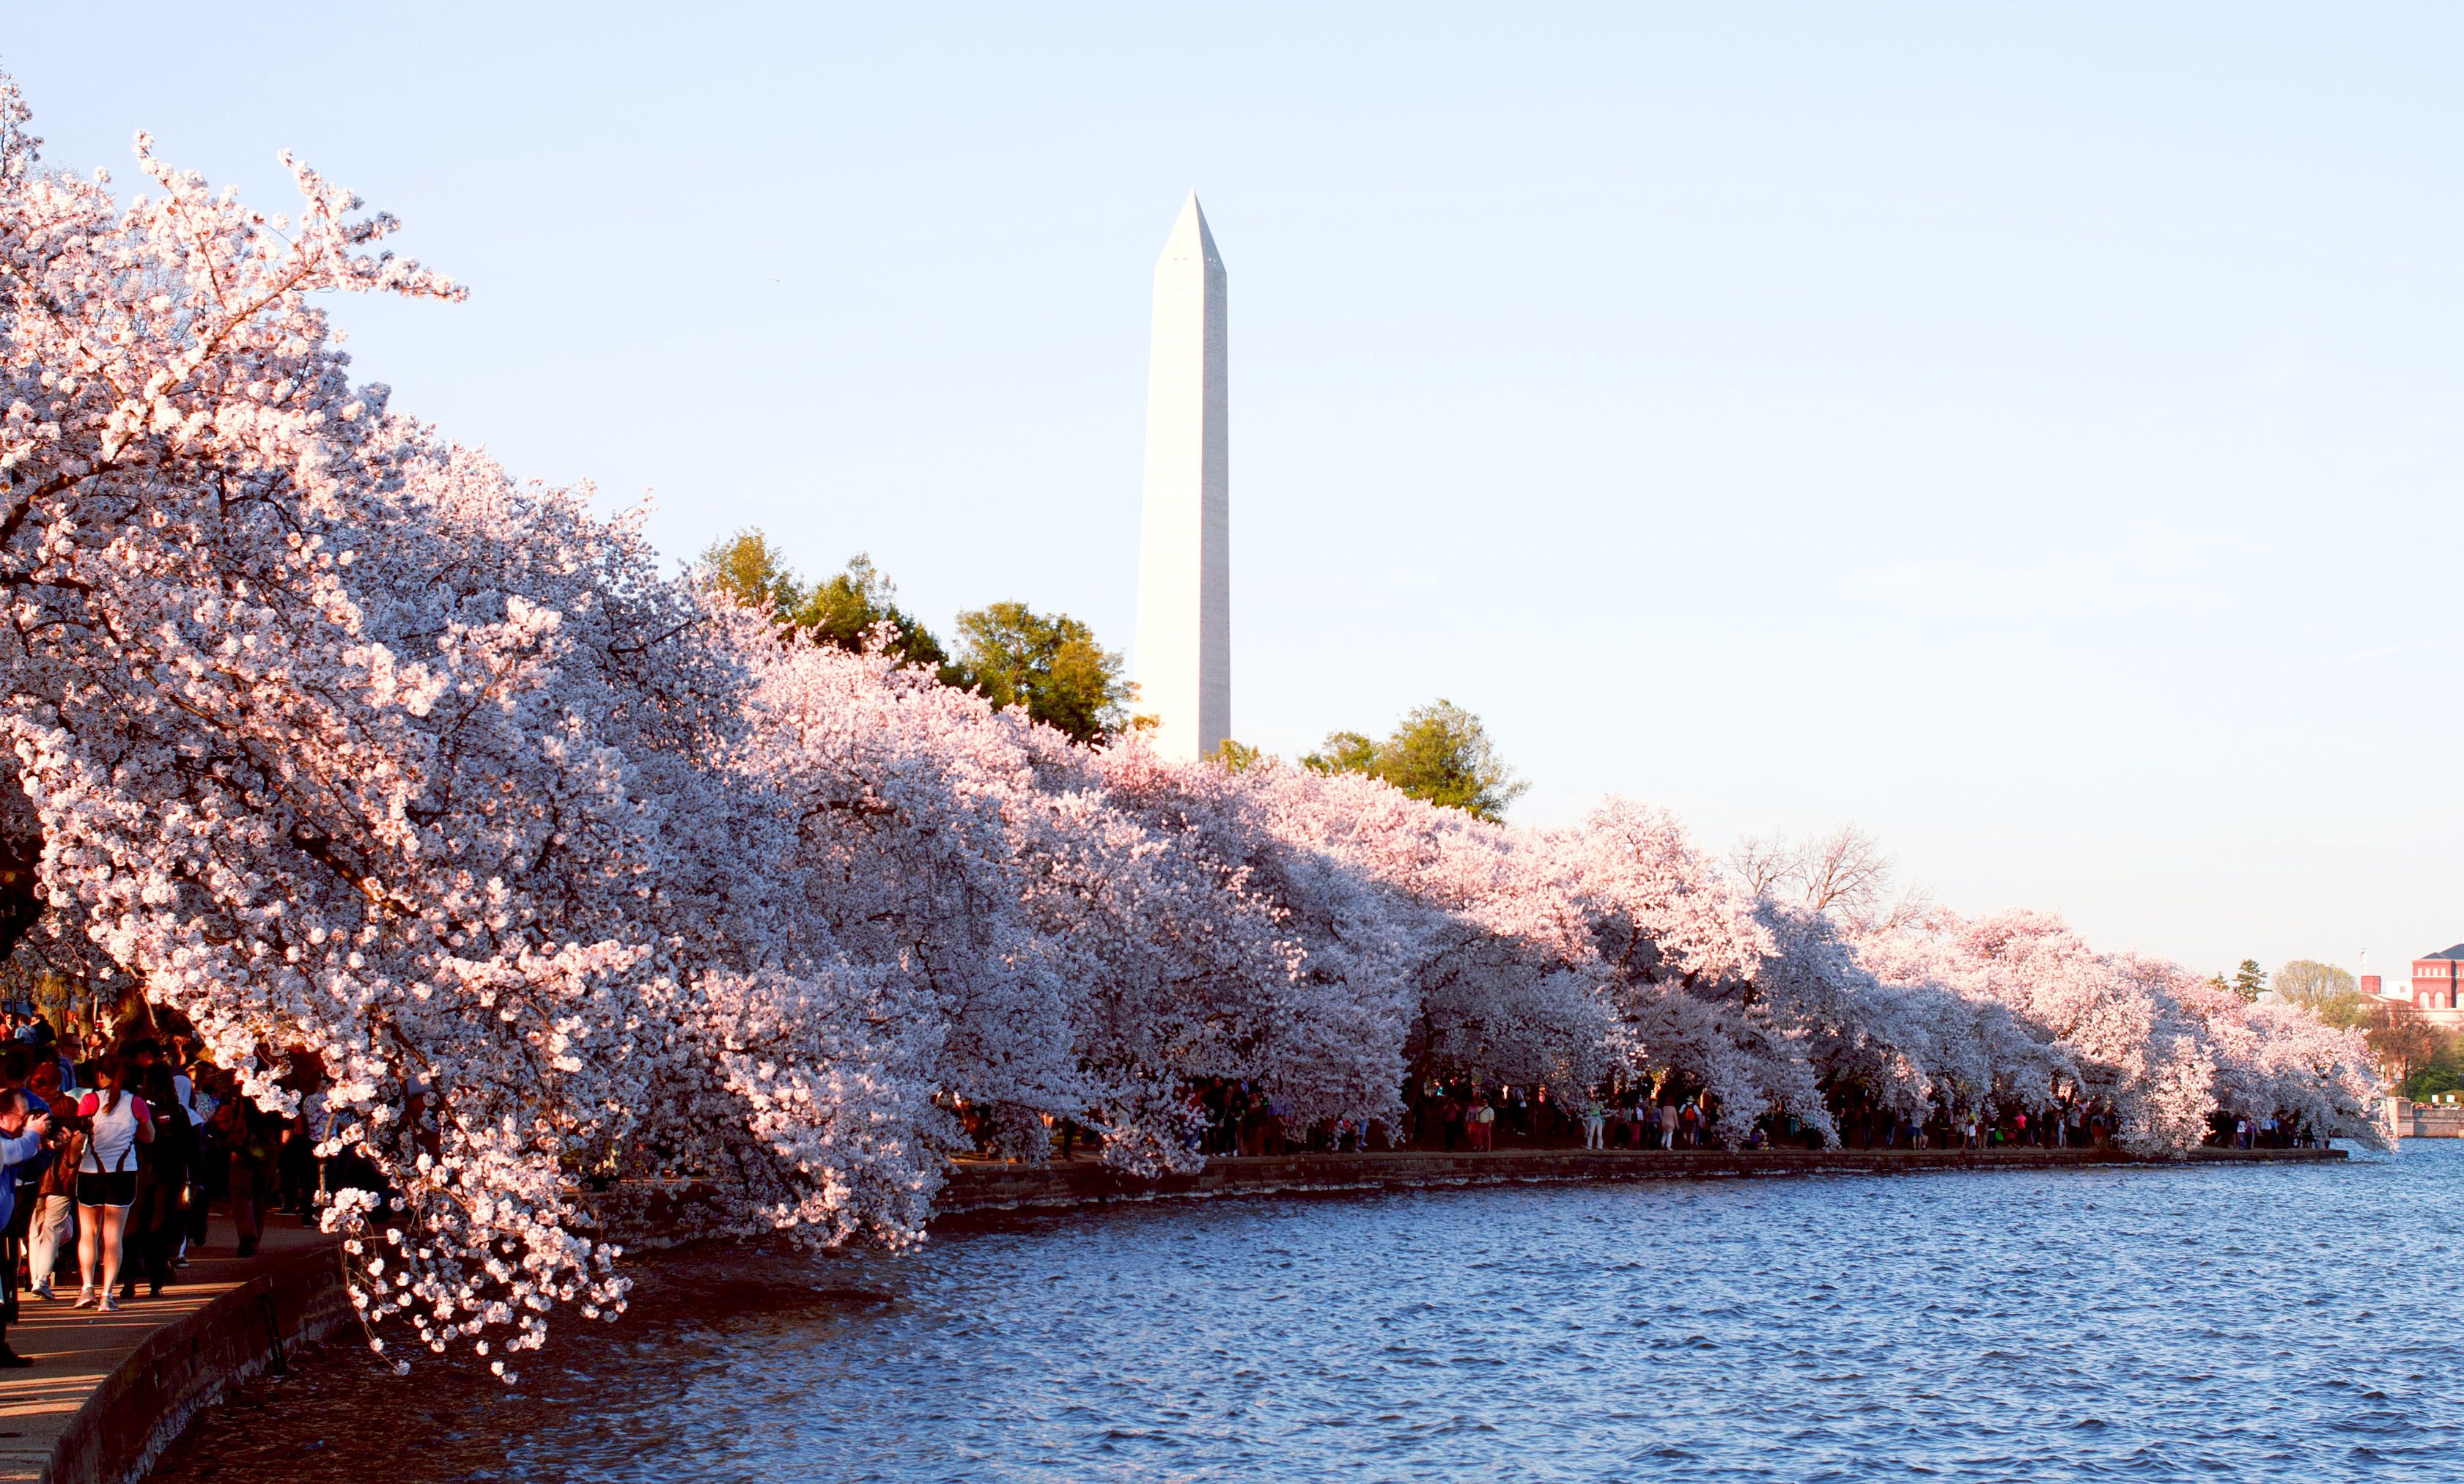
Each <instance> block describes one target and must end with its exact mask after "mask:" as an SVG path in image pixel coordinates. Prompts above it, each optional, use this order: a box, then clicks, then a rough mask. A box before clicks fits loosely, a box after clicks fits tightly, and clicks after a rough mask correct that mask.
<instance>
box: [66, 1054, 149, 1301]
mask: <svg viewBox="0 0 2464 1484" xmlns="http://www.w3.org/2000/svg"><path fill="white" fill-rule="evenodd" d="M135 1071H136V1069H135V1067H134V1066H132V1065H131V1064H130V1062H129V1059H128V1058H123V1057H106V1058H103V1060H102V1067H101V1077H100V1079H99V1080H100V1081H101V1083H102V1085H101V1086H99V1087H98V1088H96V1089H95V1090H94V1091H92V1092H90V1093H87V1094H86V1095H85V1096H84V1097H83V1098H81V1099H79V1100H78V1102H77V1116H78V1117H79V1118H80V1119H82V1120H84V1121H85V1128H84V1130H83V1137H82V1138H80V1139H79V1140H78V1141H77V1146H78V1154H77V1278H78V1281H79V1284H80V1286H79V1288H78V1291H77V1307H78V1308H80V1309H82V1308H85V1307H87V1306H88V1305H90V1304H93V1303H94V1302H95V1301H96V1296H97V1295H98V1294H99V1295H100V1299H101V1304H102V1312H103V1313H105V1314H111V1313H116V1312H118V1310H119V1308H120V1301H119V1299H117V1298H114V1297H112V1287H113V1285H114V1284H116V1283H118V1282H119V1281H120V1239H121V1233H122V1232H124V1231H125V1230H126V1228H127V1226H128V1207H129V1205H130V1203H131V1202H133V1201H135V1200H136V1199H137V1146H139V1145H141V1144H151V1143H153V1142H154V1119H153V1115H152V1112H151V1110H150V1109H148V1108H147V1107H146V1106H145V1100H144V1099H143V1098H141V1097H139V1096H137V1095H136V1094H135V1093H133V1092H130V1091H129V1090H128V1082H129V1079H130V1078H131V1077H132V1076H133V1075H134V1074H135ZM98 1268H99V1269H100V1272H101V1281H100V1282H99V1283H97V1282H96V1280H95V1278H96V1271H97V1269H98Z"/></svg>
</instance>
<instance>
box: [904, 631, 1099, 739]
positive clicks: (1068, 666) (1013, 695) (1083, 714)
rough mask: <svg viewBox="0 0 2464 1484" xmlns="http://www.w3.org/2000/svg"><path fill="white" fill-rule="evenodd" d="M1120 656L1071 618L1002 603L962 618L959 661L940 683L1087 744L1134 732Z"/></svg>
mask: <svg viewBox="0 0 2464 1484" xmlns="http://www.w3.org/2000/svg"><path fill="white" fill-rule="evenodd" d="M1123 668H1124V666H1123V664H1122V661H1121V657H1120V655H1118V654H1116V653H1114V652H1113V651H1111V650H1110V649H1106V648H1105V647H1104V646H1103V645H1101V644H1097V643H1096V642H1095V632H1094V630H1092V629H1090V628H1089V627H1088V626H1087V625H1086V624H1084V623H1082V622H1079V621H1078V620H1076V619H1073V618H1071V617H1069V616H1068V615H1067V614H1066V613H1056V614H1053V615H1051V616H1050V617H1046V616H1045V615H1043V614H1039V613H1037V612H1036V611H1035V610H1033V609H1032V608H1029V607H1028V606H1027V605H1026V604H1024V603H1023V602H997V603H992V604H989V605H987V606H985V607H981V608H974V609H970V610H969V611H967V612H965V613H962V614H959V615H958V657H957V660H956V661H954V662H953V663H951V664H949V665H946V666H942V670H941V678H942V679H944V680H946V681H948V682H949V683H950V684H952V685H956V686H964V687H969V688H971V689H973V690H976V691H978V692H979V693H981V694H982V696H983V697H984V699H985V700H987V701H990V702H991V703H992V704H993V705H995V706H1023V707H1025V708H1026V714H1028V715H1029V716H1032V717H1034V718H1035V719H1036V720H1037V721H1040V722H1043V723H1045V725H1046V726H1050V727H1056V728H1058V729H1060V730H1061V731H1066V732H1067V733H1068V734H1069V735H1070V736H1073V737H1075V738H1077V739H1078V740H1079V741H1081V742H1092V741H1096V740H1098V739H1099V738H1102V737H1105V736H1110V735H1113V734H1115V733H1118V732H1121V731H1126V730H1128V729H1129V728H1130V727H1131V726H1132V725H1133V721H1132V718H1131V716H1130V709H1129V708H1130V702H1131V701H1132V700H1133V698H1135V696H1136V695H1137V687H1135V686H1133V685H1132V684H1131V683H1130V682H1129V681H1127V680H1125V679H1124V678H1122V670H1123Z"/></svg>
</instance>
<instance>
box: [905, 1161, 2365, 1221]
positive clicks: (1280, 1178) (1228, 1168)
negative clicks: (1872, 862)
mask: <svg viewBox="0 0 2464 1484" xmlns="http://www.w3.org/2000/svg"><path fill="white" fill-rule="evenodd" d="M2343 1158H2344V1151H2343V1150H2342V1149H2200V1150H2198V1151H2196V1152H2194V1153H2192V1154H2190V1155H2188V1156H2186V1157H2184V1158H2182V1159H2168V1158H2153V1157H2147V1156H2141V1155H2133V1154H2125V1153H2123V1152H2121V1151H2119V1150H2113V1149H1980V1150H1965V1149H1824V1150H1803V1149H1754V1150H1738V1151H1735V1152H1731V1151H1728V1150H1724V1149H1680V1150H1674V1151H1668V1150H1658V1149H1642V1150H1621V1149H1612V1150H1604V1151H1585V1150H1581V1149H1499V1150H1496V1151H1494V1152H1492V1153H1485V1154H1467V1153H1466V1154H1442V1153H1423V1152H1419V1151H1416V1150H1413V1151H1398V1152H1395V1153H1388V1154H1291V1155H1282V1156H1267V1157H1265V1158H1254V1157H1253V1158H1240V1159H1221V1158H1219V1159H1210V1160H1208V1161H1207V1162H1206V1168H1204V1169H1202V1170H1200V1171H1199V1172H1198V1173H1197V1174H1194V1175H1171V1176H1166V1177H1165V1178H1163V1179H1160V1180H1138V1179H1133V1178H1132V1177H1130V1176H1127V1175H1123V1174H1121V1173H1119V1172H1118V1171H1115V1170H1111V1169H1107V1168H1104V1167H1103V1166H1102V1165H1100V1164H1097V1163H1095V1162H1093V1161H1077V1162H1072V1163H1068V1164H1055V1165H1011V1164H1002V1163H1000V1162H998V1161H993V1160H959V1161H957V1162H955V1163H954V1164H953V1165H952V1166H951V1169H950V1183H949V1184H948V1186H946V1187H945V1188H943V1189H942V1191H941V1197H940V1199H939V1201H938V1202H936V1206H937V1209H938V1212H939V1214H940V1215H942V1216H954V1215H966V1214H970V1213H976V1212H983V1211H1022V1210H1035V1209H1052V1208H1062V1207H1070V1206H1100V1205H1105V1204H1108V1203H1111V1202H1117V1201H1154V1200H1176V1199H1194V1198H1204V1197H1210V1196H1220V1195H1270V1194H1278V1193H1290V1192H1297V1191H1311V1190H1327V1191H1334V1190H1378V1189H1419V1188H1424V1187H1433V1186H1465V1185H1512V1184H1518V1183H1524V1184H1540V1183H1566V1182H1575V1181H1599V1180H1687V1179H1705V1178H1723V1177H1730V1176H1745V1175H1811V1174H1883V1173H1891V1174H1899V1173H1913V1172H1916V1171H1920V1170H1947V1169H1976V1170H1987V1169H2065V1168H2074V1167H2079V1168H2086V1167H2094V1166H2129V1165H2164V1164H2181V1163H2190V1164H2251V1165H2256V1164H2300V1163H2308V1162H2315V1161H2324V1160H2341V1159H2343Z"/></svg>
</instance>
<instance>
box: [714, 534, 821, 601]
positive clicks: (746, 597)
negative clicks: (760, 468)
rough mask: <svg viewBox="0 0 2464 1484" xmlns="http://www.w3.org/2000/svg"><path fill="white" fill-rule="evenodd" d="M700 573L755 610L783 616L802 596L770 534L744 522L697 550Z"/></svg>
mask: <svg viewBox="0 0 2464 1484" xmlns="http://www.w3.org/2000/svg"><path fill="white" fill-rule="evenodd" d="M699 566H700V568H701V572H702V575H703V576H704V577H705V578H707V579H708V580H710V581H712V582H714V583H715V584H717V585H718V586H719V587H720V588H721V589H723V590H724V591H726V592H727V593H729V594H731V595H733V596H734V597H735V599H736V600H737V602H740V603H742V604H744V606H746V607H748V608H751V609H752V610H754V611H755V612H757V613H768V614H773V615H776V616H777V617H779V618H781V619H784V618H786V617H787V616H788V615H789V614H791V613H793V612H795V610H796V605H797V604H798V603H801V602H803V600H804V589H803V584H801V583H799V582H798V581H797V580H796V574H795V573H794V571H793V570H791V569H790V568H789V567H788V566H787V563H786V561H785V560H784V559H783V557H781V554H780V551H779V548H777V547H776V546H773V545H771V544H770V538H769V537H768V536H766V535H762V534H761V532H760V531H759V530H758V529H756V528H755V527H752V526H747V527H745V528H744V529H743V530H741V531H738V532H737V533H736V534H735V535H732V536H729V537H727V538H726V539H725V540H722V541H713V542H712V543H711V544H710V547H709V549H708V550H706V551H704V552H703V553H702V554H701V561H700V563H699Z"/></svg>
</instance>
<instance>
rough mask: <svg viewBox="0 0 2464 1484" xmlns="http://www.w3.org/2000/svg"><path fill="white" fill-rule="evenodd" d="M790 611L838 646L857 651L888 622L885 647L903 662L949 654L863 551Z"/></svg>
mask: <svg viewBox="0 0 2464 1484" xmlns="http://www.w3.org/2000/svg"><path fill="white" fill-rule="evenodd" d="M791 617H792V620H793V622H795V624H796V626H797V627H798V628H800V629H803V631H804V632H805V633H807V634H810V635H812V636H813V637H814V638H815V639H817V640H819V641H820V642H822V643H823V644H835V645H837V646H838V647H839V648H841V649H848V650H854V651H856V652H858V653H861V652H862V651H863V650H864V648H865V646H866V645H867V644H870V643H871V642H872V639H873V636H874V633H875V632H876V631H877V630H878V629H879V627H880V626H881V625H882V624H884V623H887V624H889V625H890V627H891V634H890V644H889V646H888V647H889V650H890V652H891V654H894V655H896V656H897V657H898V659H899V662H900V663H901V664H905V665H930V666H935V667H936V668H937V667H939V666H942V665H945V664H947V663H948V661H949V658H950V656H949V655H948V653H946V652H945V651H944V650H943V649H942V648H941V644H940V641H938V640H936V639H935V638H934V637H933V631H932V630H930V629H928V628H926V627H925V626H924V625H923V624H922V623H921V622H917V621H916V619H915V617H914V615H913V614H911V613H909V612H908V611H907V610H906V609H904V608H901V607H899V606H898V587H897V584H895V583H893V582H891V580H890V578H888V577H886V576H884V575H883V573H882V571H881V569H880V568H878V567H876V566H874V565H873V564H872V558H871V557H869V556H867V555H865V554H864V553H862V552H858V553H856V555H855V557H854V558H853V559H851V560H850V561H848V562H847V570H846V571H844V572H841V573H839V574H838V575H837V576H836V577H833V578H830V579H829V580H828V581H826V582H820V583H816V584H815V585H814V586H813V588H812V589H811V590H810V591H809V592H807V593H805V594H804V595H803V600H801V601H800V602H798V603H797V604H796V606H795V609H794V612H793V614H792V615H791Z"/></svg>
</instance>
